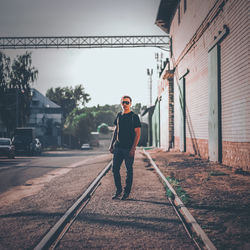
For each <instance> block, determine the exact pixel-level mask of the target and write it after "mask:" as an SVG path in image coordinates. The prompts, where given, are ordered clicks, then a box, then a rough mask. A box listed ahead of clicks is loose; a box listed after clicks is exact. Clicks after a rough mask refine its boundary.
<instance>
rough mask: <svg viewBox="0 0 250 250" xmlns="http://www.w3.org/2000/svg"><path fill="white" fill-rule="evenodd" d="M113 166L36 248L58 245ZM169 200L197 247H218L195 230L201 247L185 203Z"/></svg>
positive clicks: (104, 171)
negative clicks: (189, 219)
mask: <svg viewBox="0 0 250 250" xmlns="http://www.w3.org/2000/svg"><path fill="white" fill-rule="evenodd" d="M143 154H144V156H146V157H147V158H148V159H149V160H150V163H151V165H152V166H153V167H154V168H155V169H156V172H157V174H159V175H160V176H161V175H162V174H161V173H160V170H159V169H157V166H156V165H155V163H154V162H153V161H152V159H151V157H150V155H148V154H147V153H146V152H145V151H143ZM111 167H112V161H111V162H109V163H108V165H107V166H106V167H105V168H104V169H103V170H102V171H101V172H100V174H99V175H98V176H97V177H96V178H95V180H94V181H93V182H92V183H91V184H90V185H89V187H88V188H87V190H86V191H85V192H84V193H83V194H82V195H81V197H80V198H79V199H78V200H77V201H76V202H75V203H74V204H73V205H72V206H71V207H70V208H69V209H68V210H67V211H66V213H65V214H64V215H63V216H62V217H61V218H60V219H59V220H58V222H57V223H56V224H55V225H54V226H53V227H52V228H51V229H50V230H49V232H48V233H47V234H46V235H45V236H44V237H43V238H42V240H41V241H40V242H39V243H38V244H37V245H36V247H35V248H34V249H35V250H42V249H51V250H52V249H55V248H56V247H57V246H58V244H59V242H60V240H61V239H62V238H63V236H64V235H65V234H66V233H67V231H68V230H69V228H70V227H71V225H72V224H73V222H74V221H75V219H76V218H77V216H78V215H79V214H80V212H81V211H82V210H83V209H84V207H85V206H86V205H87V204H88V202H89V201H90V199H91V197H92V196H93V194H94V193H95V191H96V190H97V188H98V187H99V185H100V181H101V179H102V178H103V177H104V176H105V175H106V174H107V173H108V171H109V170H110V169H111ZM161 178H162V179H166V178H165V177H164V176H161ZM167 185H170V184H167ZM169 188H170V189H171V188H172V187H169ZM171 191H172V192H173V193H174V195H175V198H176V199H177V200H178V197H177V195H176V193H175V191H174V190H173V189H172V190H171ZM169 201H170V203H171V205H172V206H173V208H174V210H175V212H176V214H177V216H178V218H179V219H180V221H181V222H182V224H183V227H184V229H185V231H186V233H187V234H188V236H189V238H191V239H192V240H193V242H194V245H195V247H196V248H197V249H203V247H204V246H205V248H206V249H211V250H214V249H216V248H215V247H214V246H213V244H212V243H211V242H210V240H209V239H208V238H206V235H205V236H204V235H203V234H200V231H199V232H195V233H196V234H198V236H199V237H200V239H201V241H202V242H203V244H202V245H203V246H202V247H200V244H198V242H197V241H196V240H195V238H194V237H193V228H191V227H190V222H189V221H187V220H186V218H185V215H186V214H183V211H181V210H185V209H186V208H185V207H184V205H183V204H182V202H181V203H180V204H178V205H176V204H175V202H176V201H175V200H174V201H173V200H171V199H169ZM185 212H186V211H185ZM193 224H195V227H196V228H197V227H199V225H198V226H197V223H196V221H195V220H194V219H193Z"/></svg>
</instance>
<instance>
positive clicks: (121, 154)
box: [112, 147, 134, 194]
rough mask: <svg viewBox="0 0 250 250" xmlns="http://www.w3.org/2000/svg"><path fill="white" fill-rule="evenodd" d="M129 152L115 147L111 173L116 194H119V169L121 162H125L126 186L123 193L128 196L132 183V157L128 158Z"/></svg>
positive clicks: (120, 187) (120, 189)
mask: <svg viewBox="0 0 250 250" xmlns="http://www.w3.org/2000/svg"><path fill="white" fill-rule="evenodd" d="M129 151H130V149H124V148H119V147H116V148H115V149H114V155H113V168H112V171H113V176H114V181H115V186H116V192H117V193H120V192H121V191H122V185H121V175H120V168H121V165H122V162H123V160H124V161H125V166H126V170H127V176H126V186H125V189H124V193H126V194H129V193H130V191H131V187H132V182H133V163H134V157H130V156H129Z"/></svg>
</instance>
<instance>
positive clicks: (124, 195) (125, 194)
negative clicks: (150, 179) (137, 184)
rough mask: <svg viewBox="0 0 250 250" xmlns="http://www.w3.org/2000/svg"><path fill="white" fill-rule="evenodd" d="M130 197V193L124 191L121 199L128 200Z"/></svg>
mask: <svg viewBox="0 0 250 250" xmlns="http://www.w3.org/2000/svg"><path fill="white" fill-rule="evenodd" d="M128 197H129V194H127V193H124V194H123V196H122V198H121V200H123V201H124V200H126V199H127V198H128Z"/></svg>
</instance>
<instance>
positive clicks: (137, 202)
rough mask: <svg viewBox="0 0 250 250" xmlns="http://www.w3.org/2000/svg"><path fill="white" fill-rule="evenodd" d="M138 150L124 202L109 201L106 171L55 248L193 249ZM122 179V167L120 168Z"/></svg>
mask: <svg viewBox="0 0 250 250" xmlns="http://www.w3.org/2000/svg"><path fill="white" fill-rule="evenodd" d="M144 159H145V157H144V156H143V155H142V154H141V152H140V151H138V152H137V154H136V160H135V164H134V182H133V187H132V193H131V195H130V197H129V199H128V200H126V201H122V200H112V199H111V196H112V194H113V192H114V184H113V176H112V172H111V171H110V172H109V173H108V174H107V175H106V176H105V177H104V178H103V180H102V182H101V185H100V186H99V188H98V189H97V191H96V193H95V194H94V196H93V198H92V199H91V201H90V202H89V204H88V205H87V206H86V208H85V209H84V210H83V211H82V212H81V214H80V215H79V217H78V218H77V220H76V221H75V222H74V224H73V225H72V227H71V228H70V230H69V231H68V232H67V234H66V235H65V237H64V238H63V239H62V241H61V243H60V245H59V247H58V248H59V249H135V248H136V249H149V248H153V249H195V248H194V245H193V242H192V241H191V239H190V238H188V236H187V234H186V232H185V230H184V228H183V226H182V224H181V222H180V221H179V219H178V217H177V215H176V214H175V212H174V210H173V208H172V207H171V205H170V203H169V202H168V200H167V198H166V196H165V190H164V188H163V186H162V184H161V183H160V181H159V179H158V177H157V175H156V173H154V171H153V170H152V168H150V167H148V164H147V163H146V162H145V161H144ZM121 173H122V179H123V181H124V179H125V166H124V165H123V167H122V171H121Z"/></svg>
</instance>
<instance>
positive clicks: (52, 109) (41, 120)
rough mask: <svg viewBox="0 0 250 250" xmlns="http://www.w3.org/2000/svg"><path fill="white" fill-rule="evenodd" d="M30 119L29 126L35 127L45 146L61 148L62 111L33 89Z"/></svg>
mask: <svg viewBox="0 0 250 250" xmlns="http://www.w3.org/2000/svg"><path fill="white" fill-rule="evenodd" d="M31 91H32V101H31V106H30V117H29V121H28V124H27V126H29V127H34V128H35V131H36V136H37V137H38V138H39V139H40V140H41V142H42V143H43V145H44V146H61V129H62V109H61V107H60V106H58V105H57V104H55V103H54V102H52V101H51V100H49V99H48V98H47V97H46V96H44V95H42V94H41V93H40V92H39V91H38V90H36V89H32V90H31Z"/></svg>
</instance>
